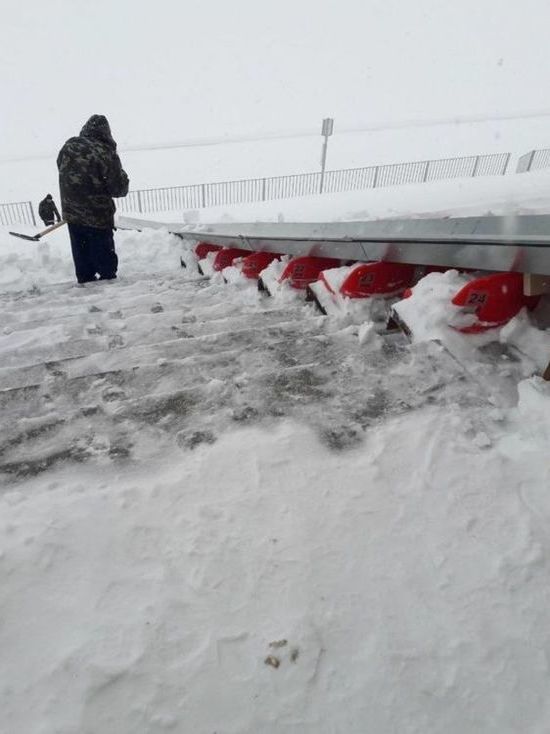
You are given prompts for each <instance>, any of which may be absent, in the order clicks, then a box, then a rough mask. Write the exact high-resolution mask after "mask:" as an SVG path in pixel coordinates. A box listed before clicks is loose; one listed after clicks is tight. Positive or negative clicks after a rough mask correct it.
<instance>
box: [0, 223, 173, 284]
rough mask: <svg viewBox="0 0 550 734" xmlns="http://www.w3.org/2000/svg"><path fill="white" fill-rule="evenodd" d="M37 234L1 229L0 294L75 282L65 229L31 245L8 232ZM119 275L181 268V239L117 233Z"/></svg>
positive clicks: (153, 233)
mask: <svg viewBox="0 0 550 734" xmlns="http://www.w3.org/2000/svg"><path fill="white" fill-rule="evenodd" d="M9 229H12V230H15V231H17V232H31V233H33V234H34V233H35V232H36V229H30V228H29V227H24V226H18V225H13V226H11V227H9V228H8V227H0V292H1V291H8V290H25V289H28V288H32V287H33V286H40V285H46V284H49V283H59V282H62V281H67V280H75V277H74V267H73V261H72V257H71V246H70V242H69V233H68V231H67V228H66V227H62V228H61V229H60V230H57V231H56V232H53V233H52V234H51V235H48V237H45V238H44V240H42V241H41V242H28V241H26V240H22V239H18V238H16V237H12V236H10V235H9V233H8V230H9ZM115 245H116V249H117V253H118V257H119V275H120V277H122V278H124V277H125V276H134V275H138V274H141V273H153V272H159V271H163V270H170V269H173V268H176V267H177V268H179V254H180V251H181V240H179V239H178V238H177V237H174V236H173V235H170V234H168V232H166V231H163V230H156V231H152V230H147V231H144V232H125V231H122V230H118V231H117V232H116V233H115Z"/></svg>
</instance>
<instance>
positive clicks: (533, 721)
mask: <svg viewBox="0 0 550 734" xmlns="http://www.w3.org/2000/svg"><path fill="white" fill-rule="evenodd" d="M132 237H133V243H134V245H135V247H136V249H137V247H138V245H139V243H140V242H142V243H144V244H145V245H147V246H149V245H150V244H154V245H155V246H157V247H158V249H159V250H161V249H162V248H163V247H167V246H168V240H167V239H166V237H167V236H166V235H162V233H160V234H158V235H155V236H152V235H151V234H145V233H144V235H143V236H142V237H141V236H138V235H132ZM154 237H158V238H160V240H159V242H158V243H156V242H154ZM163 238H164V239H163ZM123 242H124V240H123ZM134 266H135V269H134V270H133V271H132V273H133V274H132V275H131V276H127V277H126V278H122V279H121V280H120V281H119V282H117V283H98V284H94V285H91V286H87V287H85V288H76V287H74V286H72V285H71V284H69V283H65V284H58V285H54V284H51V283H50V284H48V282H47V278H46V280H44V281H43V282H44V285H41V286H39V287H38V288H33V289H31V290H30V291H29V290H26V291H23V292H21V291H20V292H15V291H12V292H11V293H4V294H2V295H1V296H0V299H1V312H2V333H1V334H0V354H1V355H2V365H1V367H0V390H1V392H0V400H1V410H2V418H3V420H2V426H1V441H0V445H1V455H0V464H1V466H2V471H3V474H2V487H3V491H2V494H1V495H0V537H1V538H2V541H1V546H0V574H1V577H2V584H1V585H0V619H1V624H0V647H1V649H2V651H3V653H2V656H1V660H0V711H1V712H2V713H1V715H0V717H1V723H2V728H0V730H2V731H4V730H5V731H6V732H9V733H10V734H11V732H32V734H34V733H35V732H36V734H52V732H57V733H59V734H76V732H78V733H79V734H80V733H81V732H83V733H85V734H100V733H101V734H151V733H152V732H155V733H156V732H162V731H174V732H178V733H181V734H188V733H189V734H195V733H199V734H203V732H204V734H212V733H213V732H217V734H258V733H260V732H261V734H281V733H285V734H286V733H287V732H288V733H292V734H303V733H306V734H332V733H336V732H338V733H339V732H346V734H364V732H366V731H368V732H373V734H386V733H387V732H396V733H397V732H399V734H402V733H405V734H408V733H409V732H410V733H411V734H412V733H413V732H414V733H415V734H432V733H433V734H436V733H437V734H439V732H443V731H444V732H446V734H447V733H450V734H463V733H464V732H470V731H476V732H477V731H483V732H488V733H490V734H493V733H494V734H497V733H498V734H503V733H505V734H517V732H518V731H522V732H523V731H525V732H541V734H542V732H546V731H547V730H548V728H549V724H550V710H549V708H548V696H547V691H548V685H549V679H550V672H549V671H550V665H549V662H548V650H550V620H549V612H548V609H550V591H549V589H550V583H549V581H550V540H549V534H548V528H549V527H550V502H549V501H548V492H547V487H548V486H550V466H549V463H548V461H547V459H546V456H547V447H548V441H549V440H550V422H549V420H548V415H549V414H550V411H548V404H549V402H550V393H549V388H548V385H545V384H543V383H542V381H540V380H537V379H531V380H525V381H523V382H521V383H520V385H519V403H518V405H517V407H516V403H517V402H518V393H517V389H516V387H515V385H516V383H517V382H518V375H517V373H514V369H515V367H514V364H513V363H512V364H510V361H509V359H507V357H508V355H507V354H506V352H505V350H503V351H502V353H501V354H499V353H498V350H497V352H496V353H495V352H494V350H493V354H492V356H491V357H489V356H486V361H484V359H485V358H484V357H483V356H482V355H480V354H478V362H475V363H473V364H470V365H468V366H469V367H470V368H471V369H470V370H469V371H466V372H465V371H464V370H463V369H462V368H461V367H460V366H459V365H458V364H457V362H456V361H455V360H454V359H453V358H451V357H450V356H449V354H448V353H447V352H446V351H445V350H444V349H442V348H441V347H440V346H439V345H438V344H437V343H434V342H426V343H422V344H419V345H417V346H414V345H413V346H411V345H409V344H408V343H407V342H406V341H405V340H404V339H400V338H399V337H397V338H393V337H392V338H390V339H386V340H380V339H379V338H378V337H376V336H373V338H371V339H369V338H366V339H363V340H362V341H360V340H359V339H358V338H357V329H355V328H343V327H342V325H339V324H338V323H337V322H335V321H333V320H331V319H327V318H323V317H319V316H317V315H315V312H314V311H313V310H312V307H311V306H309V305H308V306H303V305H300V304H291V305H288V304H285V305H282V304H281V303H280V302H278V301H277V299H268V298H262V297H261V296H260V295H259V294H258V293H257V292H256V291H254V290H249V289H245V290H243V289H238V288H232V287H227V286H224V285H222V284H220V283H216V282H214V283H211V282H206V281H200V280H196V279H192V280H187V281H186V280H185V277H189V276H188V274H186V273H184V272H182V271H180V270H179V269H173V270H171V271H169V272H164V273H157V274H156V275H145V274H144V273H143V269H142V270H141V272H140V271H139V267H138V266H139V263H138V262H137V261H136V262H135V263H134ZM45 275H46V276H47V275H48V274H47V273H46V274H45ZM18 277H19V276H18ZM22 277H23V276H21V278H22ZM472 359H473V357H472ZM501 363H502V364H501ZM518 369H519V367H518ZM266 661H267V662H266ZM269 663H271V664H269ZM277 664H278V667H274V665H277Z"/></svg>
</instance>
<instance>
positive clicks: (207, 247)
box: [195, 242, 222, 260]
mask: <svg viewBox="0 0 550 734" xmlns="http://www.w3.org/2000/svg"><path fill="white" fill-rule="evenodd" d="M221 249H222V246H221V245H211V244H210V242H199V244H198V245H197V246H196V247H195V255H196V256H197V258H198V259H199V260H204V258H205V257H206V256H207V255H208V253H209V252H217V251H218V250H221Z"/></svg>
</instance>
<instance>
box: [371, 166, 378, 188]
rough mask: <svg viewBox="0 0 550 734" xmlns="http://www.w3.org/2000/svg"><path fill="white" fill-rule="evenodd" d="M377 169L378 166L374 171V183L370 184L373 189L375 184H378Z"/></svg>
mask: <svg viewBox="0 0 550 734" xmlns="http://www.w3.org/2000/svg"><path fill="white" fill-rule="evenodd" d="M378 168H379V166H376V168H375V169H374V181H373V182H372V188H373V189H375V188H376V184H377V183H378Z"/></svg>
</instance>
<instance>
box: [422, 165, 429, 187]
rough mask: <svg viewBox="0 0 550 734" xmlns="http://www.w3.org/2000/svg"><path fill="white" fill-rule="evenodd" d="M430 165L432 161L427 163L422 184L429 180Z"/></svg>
mask: <svg viewBox="0 0 550 734" xmlns="http://www.w3.org/2000/svg"><path fill="white" fill-rule="evenodd" d="M430 163H431V161H426V168H425V169H424V175H423V176H422V182H423V183H426V181H427V180H428V173H429V172H430Z"/></svg>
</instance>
